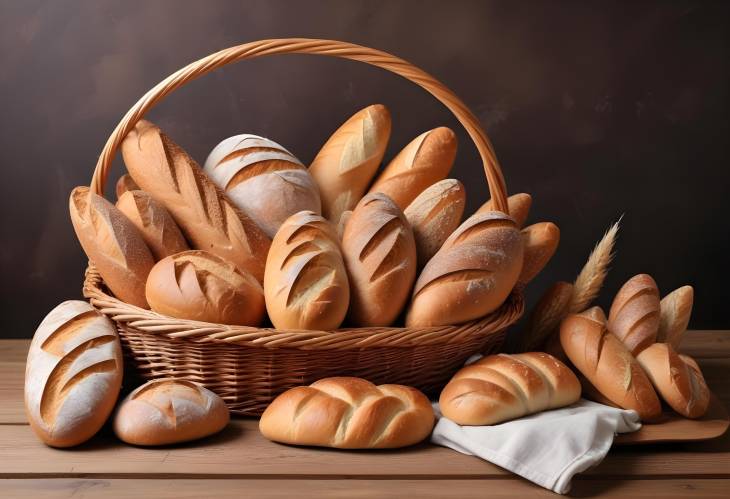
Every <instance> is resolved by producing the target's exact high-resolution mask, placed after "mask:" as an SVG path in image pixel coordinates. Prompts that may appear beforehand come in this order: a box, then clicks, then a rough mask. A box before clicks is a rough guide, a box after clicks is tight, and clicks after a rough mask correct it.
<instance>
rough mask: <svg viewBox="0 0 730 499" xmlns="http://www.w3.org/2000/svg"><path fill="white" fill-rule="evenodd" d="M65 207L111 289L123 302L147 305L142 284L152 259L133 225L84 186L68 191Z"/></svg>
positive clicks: (91, 258) (90, 256)
mask: <svg viewBox="0 0 730 499" xmlns="http://www.w3.org/2000/svg"><path fill="white" fill-rule="evenodd" d="M69 211H70V212H71V222H72V224H73V227H74V231H75V232H76V237H77V238H78V240H79V243H81V247H82V248H83V249H84V252H85V253H86V256H88V257H89V260H91V261H92V262H93V263H94V265H95V266H96V269H97V270H98V271H99V274H101V277H102V278H103V279H104V283H105V284H106V285H107V286H108V287H109V289H110V290H111V291H112V293H114V295H115V296H116V297H117V298H119V299H120V300H122V301H124V302H126V303H129V304H131V305H136V306H138V307H142V308H149V306H148V305H147V300H145V295H144V286H145V281H146V280H147V274H149V272H150V269H151V268H152V266H153V265H154V264H155V261H154V258H153V257H152V253H150V250H149V248H148V247H147V244H145V242H144V239H143V238H142V234H140V232H139V230H137V227H135V226H134V224H133V223H132V222H131V221H130V220H129V219H128V218H127V217H126V216H124V214H122V212H121V211H119V210H118V209H117V208H116V207H115V206H114V205H113V204H111V203H110V202H109V201H107V200H106V199H104V198H103V197H101V196H99V195H98V194H95V193H93V192H90V191H89V188H88V187H85V186H83V187H76V188H75V189H74V190H73V191H71V196H70V198H69Z"/></svg>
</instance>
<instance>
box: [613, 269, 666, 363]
mask: <svg viewBox="0 0 730 499" xmlns="http://www.w3.org/2000/svg"><path fill="white" fill-rule="evenodd" d="M608 330H609V331H611V333H613V334H614V335H616V337H618V339H620V340H621V341H623V342H624V344H625V345H626V346H627V347H628V349H629V351H630V352H631V354H632V355H634V356H636V355H637V354H638V353H639V352H641V351H642V350H643V349H644V348H646V347H648V346H649V345H651V344H652V343H654V342H655V341H656V337H657V333H658V332H659V289H658V288H657V285H656V282H654V279H652V278H651V276H650V275H648V274H638V275H635V276H634V277H632V278H631V279H629V280H628V281H626V283H625V284H624V285H623V286H622V287H621V289H620V290H619V291H618V293H616V297H615V298H614V299H613V303H612V304H611V310H610V311H609V313H608Z"/></svg>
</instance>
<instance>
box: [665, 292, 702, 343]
mask: <svg viewBox="0 0 730 499" xmlns="http://www.w3.org/2000/svg"><path fill="white" fill-rule="evenodd" d="M693 300H694V289H693V288H692V286H682V287H681V288H678V289H675V290H674V291H672V292H671V293H669V294H668V295H667V296H665V297H664V298H662V301H661V302H660V304H659V308H660V309H661V311H660V318H659V332H658V333H657V339H656V340H657V342H661V343H669V344H670V345H671V346H672V347H674V348H675V349H676V348H679V344H680V343H681V342H682V337H683V336H684V332H685V331H686V330H687V325H688V324H689V318H690V316H691V315H692V302H693Z"/></svg>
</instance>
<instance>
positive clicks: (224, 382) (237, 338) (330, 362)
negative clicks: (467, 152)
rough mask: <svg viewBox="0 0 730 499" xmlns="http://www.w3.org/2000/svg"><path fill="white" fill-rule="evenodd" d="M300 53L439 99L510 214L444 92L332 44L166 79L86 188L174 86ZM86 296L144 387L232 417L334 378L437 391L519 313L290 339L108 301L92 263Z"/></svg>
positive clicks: (245, 55)
mask: <svg viewBox="0 0 730 499" xmlns="http://www.w3.org/2000/svg"><path fill="white" fill-rule="evenodd" d="M285 53H299V54H319V55H329V56H334V57H341V58H345V59H352V60H356V61H360V62H365V63H367V64H371V65H373V66H378V67H381V68H384V69H387V70H389V71H391V72H393V73H396V74H398V75H400V76H402V77H404V78H406V79H408V80H410V81H411V82H413V83H416V84H417V85H419V86H421V87H422V88H424V89H425V90H427V91H428V92H429V93H431V94H432V95H433V96H434V97H436V98H437V99H438V100H439V101H441V102H442V103H443V104H444V105H445V106H446V107H447V108H449V110H451V112H452V113H453V114H454V115H455V116H456V118H457V119H458V120H459V121H460V122H461V124H462V125H463V126H464V128H465V129H466V130H467V132H468V133H469V135H470V137H471V138H472V140H473V141H474V144H475V145H476V147H477V150H478V151H479V154H480V156H481V158H482V161H483V163H484V171H485V173H486V177H487V182H488V184H489V190H490V194H491V196H492V199H493V200H494V203H495V207H496V208H497V209H499V210H501V211H504V212H506V211H507V201H506V199H507V194H506V187H505V183H504V178H503V177H502V173H501V171H500V168H499V165H498V163H497V160H496V158H495V155H494V152H493V150H492V146H491V144H490V142H489V139H488V138H487V136H486V135H485V133H484V131H483V130H482V129H481V127H480V125H479V122H478V121H477V119H476V117H475V116H474V115H473V114H472V113H471V112H470V111H469V110H468V109H467V108H466V106H465V105H464V104H463V103H462V102H461V100H459V98H458V97H456V96H455V95H454V94H453V93H452V92H451V91H450V90H449V89H447V88H446V87H445V86H444V85H442V84H441V83H439V82H438V81H436V80H435V79H434V78H433V77H431V76H430V75H428V74H427V73H425V72H423V71H422V70H420V69H418V68H416V67H414V66H412V65H411V64H409V63H408V62H406V61H404V60H402V59H399V58H397V57H394V56H392V55H390V54H387V53H385V52H380V51H378V50H374V49H370V48H367V47H362V46H359V45H354V44H350V43H345V42H338V41H331V40H309V39H281V40H262V41H258V42H252V43H247V44H244V45H239V46H237V47H231V48H229V49H225V50H222V51H220V52H217V53H215V54H212V55H209V56H208V57H204V58H203V59H200V60H199V61H196V62H193V63H192V64H190V65H188V66H186V67H184V68H182V69H181V70H179V71H177V72H176V73H174V74H172V75H171V76H169V77H168V78H166V79H165V80H163V81H162V82H160V83H159V84H158V85H157V86H155V87H154V88H153V89H152V90H150V91H149V92H147V93H146V94H145V95H144V96H143V97H142V98H141V99H140V100H139V101H138V102H137V103H136V104H135V105H134V106H133V107H132V108H131V109H130V110H129V112H127V114H126V115H125V116H124V118H123V119H122V121H121V122H120V123H119V125H117V127H116V129H115V130H114V132H113V133H112V135H111V137H110V138H109V140H108V141H107V143H106V144H105V146H104V149H103V151H102V153H101V156H100V157H99V161H98V163H97V165H96V170H95V171H94V176H93V178H92V180H91V189H92V190H93V191H95V192H96V193H98V194H100V195H103V193H104V184H105V182H106V179H107V175H108V173H109V169H110V165H111V163H112V160H113V158H114V155H115V154H116V151H117V148H118V146H119V145H120V143H121V141H122V140H123V139H124V137H125V136H126V135H127V133H128V132H129V131H130V130H131V129H132V128H133V127H134V125H135V124H136V123H137V121H138V120H140V119H141V118H142V117H143V116H144V114H145V113H146V112H147V111H148V110H149V109H150V108H152V107H153V106H154V105H155V104H156V103H157V102H159V101H160V100H162V99H163V98H164V97H165V96H166V95H167V94H169V93H171V92H172V91H174V90H175V89H177V88H178V87H180V86H182V85H184V84H185V83H187V82H189V81H190V80H193V79H195V78H197V77H199V76H202V75H204V74H206V73H208V72H210V71H212V70H214V69H217V68H219V67H221V66H225V65H226V64H229V63H232V62H237V61H240V60H243V59H252V58H255V57H261V56H265V55H273V54H285ZM84 296H86V297H87V298H89V299H90V301H91V304H92V305H94V306H95V307H96V308H97V309H99V310H100V311H101V312H102V313H104V314H105V315H107V316H108V317H109V318H110V319H112V320H113V321H114V322H115V323H116V324H117V327H118V330H119V333H120V336H121V339H122V345H123V347H124V350H125V354H126V356H127V359H128V360H129V361H130V364H131V365H132V366H133V367H134V369H135V370H136V371H137V373H138V374H139V375H140V376H141V377H142V378H145V379H154V378H160V377H180V378H186V379H190V380H193V381H197V382H200V383H202V384H204V385H205V386H207V387H208V388H210V389H211V390H213V391H215V392H216V393H218V394H219V395H220V396H221V397H223V400H225V402H226V404H228V407H229V408H230V409H231V411H232V412H233V413H234V414H239V415H249V416H255V415H259V414H261V412H262V411H263V410H264V409H265V408H266V406H267V405H268V404H269V402H270V401H271V400H272V398H273V397H275V396H276V395H278V394H279V393H281V392H282V391H284V390H286V389H288V388H290V387H292V386H295V385H301V384H309V383H312V382H313V381H315V380H317V379H320V378H323V377H326V376H333V375H351V376H360V377H363V378H366V379H368V380H370V381H372V382H374V383H400V384H406V385H411V386H415V387H418V388H420V389H422V390H424V391H425V392H427V393H435V392H436V391H437V390H438V389H440V388H441V387H442V386H443V385H444V384H445V383H446V382H447V381H448V379H449V377H450V376H451V375H452V374H453V373H454V372H455V371H456V370H457V369H458V368H459V367H461V366H462V365H463V363H464V360H465V359H466V358H468V357H469V356H470V355H472V354H474V353H476V352H485V353H490V352H496V351H497V350H498V349H499V348H500V347H501V345H502V342H503V339H504V332H505V329H506V328H507V327H508V326H509V325H510V324H513V323H514V322H515V321H516V320H517V319H518V318H519V317H520V316H521V315H522V312H523V308H524V305H523V301H522V293H521V290H518V289H515V290H514V291H513V292H512V294H511V295H510V297H509V298H508V299H507V301H506V302H505V303H504V304H503V305H502V307H500V308H499V309H498V310H497V311H495V312H494V313H492V314H490V315H489V316H487V317H485V318H483V319H481V320H478V321H473V322H469V323H467V324H461V325H458V326H443V327H431V328H402V327H377V328H353V329H340V330H336V331H292V330H276V329H268V328H253V327H241V326H228V325H221V324H207V323H201V322H195V321H188V320H181V319H174V318H171V317H166V316H162V315H160V314H156V313H154V312H151V311H149V310H144V309H141V308H138V307H135V306H133V305H129V304H127V303H124V302H122V301H120V300H118V299H116V298H115V297H113V296H112V295H111V294H110V293H109V292H108V290H107V289H106V287H105V286H104V283H103V281H102V280H101V277H100V276H99V274H98V273H97V272H96V270H95V269H94V267H93V265H90V266H89V268H88V270H87V272H86V278H85V281H84Z"/></svg>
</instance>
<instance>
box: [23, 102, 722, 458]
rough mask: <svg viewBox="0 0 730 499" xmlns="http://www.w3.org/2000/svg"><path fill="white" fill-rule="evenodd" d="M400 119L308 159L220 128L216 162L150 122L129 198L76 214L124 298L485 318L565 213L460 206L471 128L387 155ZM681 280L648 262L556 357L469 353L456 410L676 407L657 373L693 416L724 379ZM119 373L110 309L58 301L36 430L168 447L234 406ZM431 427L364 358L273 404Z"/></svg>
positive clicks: (260, 311)
mask: <svg viewBox="0 0 730 499" xmlns="http://www.w3.org/2000/svg"><path fill="white" fill-rule="evenodd" d="M390 129H391V120H390V115H389V112H388V110H387V109H386V108H385V107H384V106H382V105H373V106H370V107H367V108H365V109H363V110H361V111H359V112H357V113H356V114H355V115H353V116H352V117H351V118H349V119H348V120H347V121H346V122H345V123H344V124H343V125H342V126H341V127H339V129H337V130H336V131H335V132H334V134H333V135H332V136H331V138H330V139H329V140H328V141H327V142H326V143H325V144H324V146H323V147H322V149H321V150H320V151H319V153H318V154H317V156H316V157H315V158H314V160H313V161H312V163H311V165H310V166H309V167H308V168H307V167H305V166H304V165H303V164H302V163H301V162H300V161H299V160H298V159H297V158H296V157H295V156H294V155H293V154H292V153H290V152H289V151H288V150H287V149H285V148H284V147H282V146H281V145H279V144H278V143H276V142H274V141H272V140H269V139H266V138H263V137H259V136H256V135H249V134H243V135H236V136H233V137H230V138H227V139H225V140H223V141H222V142H221V143H220V144H218V145H217V146H216V147H215V148H214V149H213V150H212V152H211V153H210V155H209V156H208V158H207V159H206V161H205V163H204V166H203V167H202V168H201V167H200V166H199V165H198V163H196V162H195V160H193V159H192V158H191V157H190V156H189V155H188V154H187V153H186V152H185V151H184V150H183V149H182V148H181V147H180V146H178V145H177V144H176V143H174V142H173V141H172V140H171V139H170V138H169V137H168V136H167V135H166V134H165V133H163V132H162V131H161V130H160V129H159V128H158V127H157V126H155V125H154V124H152V123H150V122H147V121H140V122H139V123H137V125H136V127H135V128H134V129H133V130H132V131H131V132H130V133H129V134H128V135H127V137H126V139H125V140H124V142H123V144H122V154H123V158H124V162H125V164H126V167H127V170H128V172H129V174H128V175H124V176H123V177H122V178H121V179H120V181H119V182H118V183H117V197H118V201H117V203H116V206H115V205H113V204H111V203H110V202H108V201H107V200H105V199H104V198H103V197H101V196H99V195H97V194H96V193H94V192H93V191H91V190H90V189H89V188H88V187H77V188H75V189H74V190H73V192H72V193H71V197H70V211H71V219H72V222H73V226H74V229H75V231H76V234H77V236H78V239H79V241H80V243H81V246H82V247H83V249H84V251H85V252H86V254H87V256H88V257H89V260H90V261H91V262H93V264H94V266H95V268H96V269H97V270H98V272H99V273H100V275H101V276H102V278H103V280H104V283H105V285H106V286H107V287H108V288H109V290H110V291H111V292H112V293H113V294H114V295H115V296H116V297H118V298H119V299H120V300H123V301H124V302H126V303H129V304H133V305H136V306H138V307H142V308H151V309H152V310H153V311H154V312H157V313H159V314H162V315H165V316H170V317H175V318H180V319H189V320H191V321H201V322H209V323H220V324H234V325H247V326H258V325H261V324H262V323H263V324H268V321H270V323H271V324H273V326H274V327H275V328H278V329H292V330H301V329H315V330H332V329H336V328H339V327H340V326H342V325H345V326H357V327H361V326H371V327H376V326H389V325H392V324H394V323H404V324H406V325H407V326H419V327H428V326H439V325H455V324H461V323H464V322H467V321H472V320H475V319H479V318H481V317H484V316H486V315H487V314H489V313H490V312H493V311H494V310H496V309H497V308H499V307H500V305H501V304H502V303H503V302H504V301H505V299H506V298H507V297H508V295H509V293H510V292H511V291H512V289H513V288H515V286H522V285H524V284H525V283H527V282H528V281H530V280H531V279H533V278H534V277H535V276H536V275H537V274H538V273H539V272H540V270H541V269H542V268H543V267H544V266H545V264H546V263H547V262H548V261H549V259H550V258H551V257H552V255H553V253H554V252H555V250H556V248H557V245H558V240H559V230H558V228H557V227H556V226H555V225H554V224H553V223H549V222H543V223H537V224H534V225H530V226H528V227H525V228H523V225H524V223H525V221H526V219H527V215H528V211H529V208H530V203H531V198H530V196H529V195H527V194H517V195H514V196H511V197H510V198H509V200H508V201H509V212H510V216H508V215H507V214H505V213H502V212H499V211H493V209H492V204H491V203H490V202H489V201H487V202H486V203H485V204H484V205H483V206H482V207H481V208H479V209H478V210H477V211H476V212H475V213H474V214H472V215H471V216H469V217H467V218H466V219H465V220H464V221H463V222H462V216H463V212H464V206H465V189H464V186H463V185H462V184H461V183H460V182H459V181H458V180H454V179H449V178H447V177H448V175H449V172H450V170H451V167H452V165H453V162H454V160H455V157H456V138H455V135H454V133H453V132H452V131H451V130H450V129H448V128H445V127H441V128H437V129H434V130H430V131H427V132H425V133H423V134H422V135H420V136H419V137H417V138H416V139H414V140H413V141H412V142H411V143H409V144H408V145H406V146H405V148H403V150H401V151H400V153H398V154H397V155H396V156H395V157H394V158H393V159H392V161H390V163H389V164H387V166H386V167H385V168H384V169H383V170H382V172H380V173H379V174H378V170H379V166H380V164H381V161H382V160H383V156H384V154H385V150H386V145H387V143H388V140H389V137H390ZM682 290H685V291H682ZM564 291H565V289H564V288H561V287H560V286H558V287H557V288H555V290H554V292H551V293H550V294H549V296H548V298H547V299H546V301H545V300H543V302H541V304H540V305H538V308H540V307H542V309H541V310H553V309H555V307H557V306H558V305H559V304H560V303H562V301H564V300H563V298H562V296H563V295H564ZM679 291H682V292H680V293H678V292H675V293H672V294H671V295H669V296H668V297H667V298H665V299H664V300H661V302H660V298H659V292H658V290H657V286H656V284H655V283H654V281H653V280H652V279H651V277H649V276H646V275H639V276H636V277H635V278H633V279H631V280H630V281H629V282H627V283H626V285H625V286H624V287H623V288H622V289H621V291H620V292H619V293H618V295H617V296H616V298H615V300H614V302H613V306H612V307H611V310H610V314H609V316H608V318H606V316H605V315H604V314H603V312H601V311H600V309H598V308H595V307H594V308H592V309H588V310H586V311H579V312H580V313H575V314H569V315H567V317H565V318H564V319H563V317H560V319H562V322H560V323H559V324H557V323H556V324H555V328H551V329H554V331H553V330H551V331H547V333H550V334H548V335H544V336H545V338H544V339H545V341H544V342H541V344H540V345H539V346H540V347H541V348H540V349H542V350H545V349H547V350H550V351H551V352H552V353H553V354H554V355H551V354H548V353H545V352H527V353H519V354H514V355H507V354H498V355H490V356H487V357H483V358H481V359H480V360H478V361H476V362H474V363H472V364H470V365H468V366H466V367H464V368H463V369H462V370H460V371H459V372H457V373H456V374H455V375H454V377H453V379H452V380H451V381H450V382H449V383H448V384H447V385H446V387H445V388H444V389H443V391H442V392H441V396H440V400H439V402H440V408H441V411H442V413H443V414H444V416H445V417H448V418H450V419H452V420H453V421H455V422H457V423H459V424H462V425H493V424H497V423H500V422H503V421H507V420H510V419H514V418H519V417H521V416H524V415H527V414H531V413H535V412H538V411H543V410H546V409H551V408H557V407H561V406H565V405H569V404H572V403H574V402H576V401H577V400H578V399H579V397H580V396H581V392H582V391H583V392H584V393H585V394H586V395H587V396H590V397H593V398H596V399H598V400H601V401H604V402H605V403H608V404H611V405H615V406H619V407H623V408H629V409H635V410H636V411H638V413H639V414H640V416H641V418H642V419H643V420H646V421H651V420H653V419H656V418H657V417H658V416H659V414H660V412H661V405H660V400H659V397H658V396H657V392H658V393H659V395H660V396H661V397H662V398H663V399H664V400H665V401H666V402H667V403H668V404H669V405H670V406H671V407H672V408H673V409H674V410H675V411H677V412H678V413H680V414H682V415H684V416H686V417H692V418H693V417H698V416H701V415H702V414H703V413H704V411H705V410H706V409H707V406H708V398H709V393H708V390H707V387H706V385H705V383H704V380H703V377H702V374H701V373H700V370H699V368H698V367H697V364H696V363H695V362H694V361H693V360H692V359H690V358H688V357H685V356H682V355H678V354H677V353H676V352H675V347H676V345H677V344H678V341H679V338H680V337H681V334H682V333H683V332H684V330H685V329H686V326H687V321H688V319H689V313H690V309H691V302H692V295H691V288H689V291H690V292H689V293H688V292H686V288H681V290H679ZM551 338H552V340H553V341H552V342H551V341H550V339H551ZM556 338H557V340H556ZM543 345H546V346H543ZM559 358H562V361H561V360H559ZM122 371H123V359H122V351H121V346H120V342H119V338H118V336H117V331H116V329H115V326H114V324H113V323H112V322H111V321H110V320H109V319H107V318H106V317H105V316H104V315H102V314H101V313H100V312H98V311H97V310H96V309H95V308H93V307H92V306H91V305H90V304H88V303H86V302H83V301H67V302H64V303H62V304H61V305H59V306H58V307H56V308H55V309H54V310H53V311H51V312H50V313H49V314H48V316H47V317H46V318H45V319H44V320H43V322H42V323H41V325H40V326H39V327H38V330H37V331H36V333H35V336H34V338H33V341H32V343H31V347H30V351H29V354H28V363H27V368H26V384H25V405H26V410H27V415H28V419H29V421H30V424H31V426H32V428H33V430H34V431H35V432H36V434H37V435H38V436H39V437H40V439H41V440H43V441H44V442H45V443H47V444H49V445H52V446H57V447H69V446H74V445H77V444H80V443H82V442H84V441H86V440H88V439H89V438H91V437H92V436H93V435H94V434H96V433H97V432H98V430H99V429H100V428H101V427H102V426H103V425H104V424H105V423H106V421H107V420H109V419H110V416H111V415H112V413H114V415H113V417H112V424H113V429H114V432H115V433H116V435H117V436H118V437H119V438H120V439H121V440H123V441H124V442H127V443H130V444H134V445H149V446H153V445H165V444H171V443H176V442H182V441H188V440H192V439H196V438H201V437H204V436H207V435H210V434H213V433H215V432H218V431H220V430H221V429H222V428H224V427H225V426H226V424H227V423H228V421H229V412H228V409H227V408H226V405H225V404H224V402H223V400H222V399H221V398H220V397H219V396H218V395H216V394H215V393H213V392H212V391H210V390H208V389H206V388H205V387H203V386H202V385H199V384H197V383H194V382H192V381H188V380H184V379H158V380H154V381H150V382H148V383H146V384H144V385H142V386H140V387H138V388H136V389H135V390H133V391H131V393H129V395H128V396H127V397H126V398H125V399H124V400H122V401H121V402H119V403H117V398H118V396H119V393H120V388H121V385H122ZM574 371H575V373H574ZM581 385H583V386H581ZM115 408H116V410H115ZM433 425H434V411H433V409H432V405H431V402H430V401H429V399H428V398H427V397H426V396H425V395H424V394H423V393H421V392H420V391H418V390H416V389H415V388H412V387H407V386H401V385H387V384H386V385H380V386H375V385H374V384H372V383H370V382H369V381H367V380H364V379H359V378H353V377H339V378H325V379H322V380H319V381H317V382H315V383H313V384H312V385H310V386H299V387H295V388H292V389H290V390H288V391H286V392H284V393H282V394H281V395H279V396H278V397H277V398H276V399H275V400H274V401H273V402H272V403H271V404H270V405H269V407H268V408H267V409H266V411H265V412H264V414H263V416H262V417H261V420H260V430H261V432H262V434H263V435H264V436H265V437H267V438H269V439H271V440H274V441H278V442H284V443H289V444H299V445H317V446H328V447H337V448H386V447H400V446H406V445H412V444H415V443H417V442H420V441H422V440H423V439H425V438H426V437H427V436H428V435H429V434H430V432H431V430H432V428H433Z"/></svg>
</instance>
